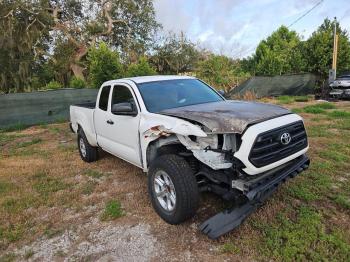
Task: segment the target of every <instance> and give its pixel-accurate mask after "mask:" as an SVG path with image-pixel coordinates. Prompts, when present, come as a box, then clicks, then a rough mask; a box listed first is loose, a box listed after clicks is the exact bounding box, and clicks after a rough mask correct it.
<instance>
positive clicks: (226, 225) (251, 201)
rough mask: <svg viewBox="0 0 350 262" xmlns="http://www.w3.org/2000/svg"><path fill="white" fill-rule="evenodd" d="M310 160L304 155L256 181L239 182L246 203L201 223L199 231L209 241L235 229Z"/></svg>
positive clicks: (306, 165)
mask: <svg viewBox="0 0 350 262" xmlns="http://www.w3.org/2000/svg"><path fill="white" fill-rule="evenodd" d="M309 164H310V160H309V158H308V157H307V156H306V155H305V154H304V155H302V156H300V157H298V158H296V159H295V160H293V161H291V163H288V164H287V165H285V166H283V167H282V168H280V169H278V170H277V171H275V172H274V173H266V174H263V175H262V176H259V177H258V178H256V179H251V180H247V181H241V185H242V193H243V194H244V195H245V196H246V197H247V199H248V201H247V202H246V203H244V204H243V205H241V206H239V207H236V208H233V209H227V210H224V211H223V212H221V213H218V214H216V215H215V216H213V217H211V218H209V219H208V220H206V221H205V222H204V223H202V224H201V225H200V227H199V229H200V230H201V231H202V232H203V233H204V234H206V235H208V237H209V238H211V239H216V238H218V237H220V236H221V235H223V234H225V233H227V232H229V231H231V230H233V229H235V228H236V227H238V226H239V225H240V224H242V222H243V221H244V220H245V219H246V218H247V217H248V216H249V215H250V214H251V213H253V212H254V211H255V210H256V209H257V208H258V207H260V206H261V205H262V204H263V203H264V201H265V200H266V199H267V198H268V197H269V196H271V194H272V193H273V192H274V191H275V190H276V189H277V188H278V186H279V185H280V184H282V183H284V182H285V181H286V180H288V179H289V178H293V177H295V176H297V175H298V174H299V173H301V172H302V171H304V170H306V169H307V168H308V167H309Z"/></svg>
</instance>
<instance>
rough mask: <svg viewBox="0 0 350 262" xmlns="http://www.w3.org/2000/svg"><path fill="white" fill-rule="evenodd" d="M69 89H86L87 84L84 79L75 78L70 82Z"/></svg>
mask: <svg viewBox="0 0 350 262" xmlns="http://www.w3.org/2000/svg"><path fill="white" fill-rule="evenodd" d="M69 87H71V88H84V87H86V82H85V80H84V79H81V78H79V77H76V76H73V77H72V79H71V80H70V82H69Z"/></svg>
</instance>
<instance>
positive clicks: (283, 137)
mask: <svg viewBox="0 0 350 262" xmlns="http://www.w3.org/2000/svg"><path fill="white" fill-rule="evenodd" d="M291 140H292V137H291V136H290V134H289V133H283V134H282V135H281V143H282V145H288V144H289V143H290V141H291Z"/></svg>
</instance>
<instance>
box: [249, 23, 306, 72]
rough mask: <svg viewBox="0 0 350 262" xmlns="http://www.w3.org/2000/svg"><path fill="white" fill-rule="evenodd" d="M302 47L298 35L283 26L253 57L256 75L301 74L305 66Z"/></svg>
mask: <svg viewBox="0 0 350 262" xmlns="http://www.w3.org/2000/svg"><path fill="white" fill-rule="evenodd" d="M301 47H302V43H301V41H300V38H299V36H298V35H297V33H296V32H295V31H290V30H289V29H288V28H287V27H285V26H281V27H280V28H279V29H278V30H277V31H275V32H273V33H272V34H271V35H270V36H269V37H268V38H267V39H266V40H262V41H261V42H260V44H259V45H258V47H257V49H256V52H255V54H254V55H253V57H252V59H253V63H254V65H255V73H256V74H257V75H281V74H286V73H297V72H301V71H302V69H303V67H304V64H305V61H304V58H303V57H302V54H301ZM248 66H249V65H248Z"/></svg>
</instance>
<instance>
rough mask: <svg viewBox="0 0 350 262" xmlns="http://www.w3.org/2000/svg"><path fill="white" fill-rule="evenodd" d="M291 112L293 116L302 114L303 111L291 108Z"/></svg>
mask: <svg viewBox="0 0 350 262" xmlns="http://www.w3.org/2000/svg"><path fill="white" fill-rule="evenodd" d="M291 111H292V112H293V113H295V114H300V113H302V112H303V109H301V108H292V109H291Z"/></svg>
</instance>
